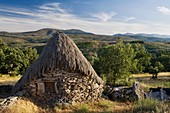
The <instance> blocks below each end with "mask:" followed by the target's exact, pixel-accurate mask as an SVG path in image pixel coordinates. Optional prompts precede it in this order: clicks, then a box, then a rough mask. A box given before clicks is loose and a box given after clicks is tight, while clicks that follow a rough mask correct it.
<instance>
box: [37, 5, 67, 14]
mask: <svg viewBox="0 0 170 113" xmlns="http://www.w3.org/2000/svg"><path fill="white" fill-rule="evenodd" d="M38 8H40V9H41V10H44V11H58V12H59V13H66V12H67V11H66V10H65V9H63V8H61V7H60V3H48V4H44V5H42V6H39V7H38Z"/></svg>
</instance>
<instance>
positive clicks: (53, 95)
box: [25, 70, 103, 104]
mask: <svg viewBox="0 0 170 113" xmlns="http://www.w3.org/2000/svg"><path fill="white" fill-rule="evenodd" d="M42 76H43V77H42V78H37V79H34V80H32V81H30V82H29V83H28V84H26V85H25V89H26V90H27V91H28V92H29V94H30V95H32V96H34V97H37V98H39V99H43V100H44V99H45V98H46V99H48V100H50V99H51V100H53V101H58V102H63V103H70V104H74V103H81V102H85V101H93V100H96V99H98V98H99V97H100V96H101V94H102V91H103V84H98V83H97V82H96V80H95V79H94V78H92V77H91V76H85V75H81V74H80V73H68V72H65V71H60V70H56V71H55V72H53V73H48V74H43V75H42ZM52 85H54V86H52ZM47 90H50V91H51V92H50V91H49V92H48V91H47ZM53 90H54V91H53Z"/></svg>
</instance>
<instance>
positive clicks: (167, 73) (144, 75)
mask: <svg viewBox="0 0 170 113" xmlns="http://www.w3.org/2000/svg"><path fill="white" fill-rule="evenodd" d="M151 76H152V75H151V74H149V73H144V74H132V77H134V78H140V77H151ZM158 77H170V72H161V73H159V74H158Z"/></svg>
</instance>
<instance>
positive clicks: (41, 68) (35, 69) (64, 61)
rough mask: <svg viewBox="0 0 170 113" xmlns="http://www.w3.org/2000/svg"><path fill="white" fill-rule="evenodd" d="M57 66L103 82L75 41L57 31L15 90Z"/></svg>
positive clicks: (100, 82)
mask: <svg viewBox="0 0 170 113" xmlns="http://www.w3.org/2000/svg"><path fill="white" fill-rule="evenodd" d="M56 68H59V69H61V70H65V71H67V72H76V73H82V75H86V76H91V77H92V78H93V79H95V80H96V81H97V83H99V84H102V83H103V81H102V79H101V78H100V77H98V75H97V74H96V72H95V71H94V69H93V67H92V66H91V64H90V63H89V62H88V61H87V59H86V58H85V57H84V56H83V54H82V53H81V51H80V50H79V49H78V47H77V46H76V45H75V43H74V42H73V41H72V40H71V39H70V38H69V37H68V36H67V35H65V34H63V33H55V34H54V35H53V37H52V38H50V39H49V41H48V43H47V45H46V46H45V47H44V49H43V51H42V53H41V55H40V56H39V58H38V59H37V60H36V61H35V62H34V63H33V64H32V65H31V66H30V68H29V69H28V70H27V72H26V73H25V74H24V75H23V76H22V78H21V79H20V80H19V81H18V82H17V83H16V85H15V86H14V88H13V92H17V91H19V90H20V88H21V87H22V86H23V85H24V84H25V83H27V82H28V81H29V80H31V78H33V77H35V78H41V77H42V74H43V73H47V72H49V71H53V70H55V69H56Z"/></svg>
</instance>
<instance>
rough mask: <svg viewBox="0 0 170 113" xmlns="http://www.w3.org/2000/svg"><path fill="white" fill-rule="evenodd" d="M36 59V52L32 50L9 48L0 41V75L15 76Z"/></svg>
mask: <svg viewBox="0 0 170 113" xmlns="http://www.w3.org/2000/svg"><path fill="white" fill-rule="evenodd" d="M37 58H38V54H37V50H36V49H32V48H24V49H20V48H17V47H15V48H11V47H9V46H7V45H6V44H4V43H3V41H2V40H1V39H0V73H3V74H11V75H13V74H14V75H17V74H22V73H23V72H25V70H26V69H27V67H28V66H29V65H30V64H31V63H32V62H33V61H34V60H35V59H37Z"/></svg>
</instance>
